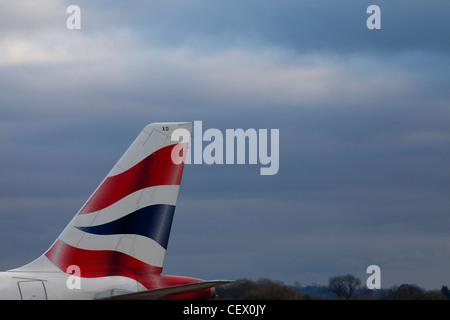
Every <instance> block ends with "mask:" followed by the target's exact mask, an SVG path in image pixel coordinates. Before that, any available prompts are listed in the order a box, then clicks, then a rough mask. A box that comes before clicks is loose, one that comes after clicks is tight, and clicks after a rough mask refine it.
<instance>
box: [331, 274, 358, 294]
mask: <svg viewBox="0 0 450 320" xmlns="http://www.w3.org/2000/svg"><path fill="white" fill-rule="evenodd" d="M327 289H328V291H329V292H332V293H334V294H336V295H337V296H338V297H344V298H345V299H350V298H352V297H353V295H355V294H356V293H357V291H358V290H361V289H362V288H361V280H360V279H358V278H356V277H355V276H353V275H351V274H346V275H343V276H334V277H330V278H329V279H328V288H327Z"/></svg>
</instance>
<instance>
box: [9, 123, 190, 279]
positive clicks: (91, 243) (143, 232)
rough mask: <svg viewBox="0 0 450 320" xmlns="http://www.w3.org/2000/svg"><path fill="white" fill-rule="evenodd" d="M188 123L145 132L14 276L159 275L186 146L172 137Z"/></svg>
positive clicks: (149, 128)
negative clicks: (71, 272)
mask: <svg viewBox="0 0 450 320" xmlns="http://www.w3.org/2000/svg"><path fill="white" fill-rule="evenodd" d="M178 128H183V129H186V130H188V131H189V132H190V131H191V129H192V123H190V122H188V123H173V122H170V123H153V124H150V125H148V126H147V127H145V128H144V130H143V131H142V132H141V133H140V134H139V135H138V137H137V138H136V140H135V141H134V142H133V144H132V145H131V146H130V147H129V148H128V150H127V151H126V152H125V153H124V154H123V156H122V157H121V158H120V160H119V161H118V162H117V164H116V165H115V166H114V167H113V169H112V170H111V171H110V172H109V174H108V175H107V176H106V178H105V179H104V180H103V182H102V183H101V184H100V185H99V187H98V188H97V189H96V190H95V191H94V193H93V194H92V195H91V196H90V198H89V199H88V200H87V202H86V203H85V204H84V206H83V207H82V208H81V209H80V211H79V212H78V213H77V214H76V215H75V217H74V218H73V219H72V221H71V222H70V223H69V224H68V226H67V227H66V228H65V229H64V231H63V232H62V233H61V234H60V236H59V237H58V239H57V240H56V241H55V242H54V243H53V245H52V246H51V247H50V249H48V250H47V252H45V254H44V255H42V256H41V257H40V258H38V259H37V260H35V261H33V262H32V263H30V264H28V265H26V266H24V267H22V268H18V269H16V271H51V270H54V271H57V270H61V271H63V272H66V271H67V269H68V268H69V266H72V265H76V266H78V267H79V268H80V270H81V272H82V276H83V277H88V278H95V277H103V276H115V275H117V276H128V277H129V276H131V275H132V274H160V273H161V271H162V268H163V264H164V257H165V254H166V250H167V245H168V240H169V234H170V229H171V226H172V219H173V215H174V211H175V206H176V201H177V197H178V191H179V188H180V182H181V176H182V173H183V168H184V161H183V162H181V163H179V164H176V163H174V161H172V152H177V153H178V155H177V156H179V157H180V158H182V159H184V157H185V156H186V152H187V148H188V143H187V142H181V143H178V142H177V141H172V140H171V135H172V132H173V131H174V130H176V129H178Z"/></svg>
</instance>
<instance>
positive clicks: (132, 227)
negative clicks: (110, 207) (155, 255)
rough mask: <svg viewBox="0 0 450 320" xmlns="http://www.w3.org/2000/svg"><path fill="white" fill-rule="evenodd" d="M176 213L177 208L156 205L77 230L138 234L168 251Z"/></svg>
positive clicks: (106, 233)
mask: <svg viewBox="0 0 450 320" xmlns="http://www.w3.org/2000/svg"><path fill="white" fill-rule="evenodd" d="M174 212H175V206H172V205H168V204H156V205H152V206H148V207H145V208H142V209H139V210H137V211H134V212H132V213H130V214H128V215H126V216H124V217H122V218H119V219H117V220H114V221H111V222H108V223H105V224H101V225H97V226H91V227H76V228H77V229H79V230H81V231H84V232H87V233H92V234H97V235H113V234H137V235H141V236H144V237H148V238H150V239H153V240H155V241H156V242H158V243H159V244H160V245H161V246H162V247H163V248H164V249H166V250H167V244H168V242H169V235H170V229H171V227H172V220H173V214H174Z"/></svg>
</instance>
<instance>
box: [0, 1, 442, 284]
mask: <svg viewBox="0 0 450 320" xmlns="http://www.w3.org/2000/svg"><path fill="white" fill-rule="evenodd" d="M71 4H76V5H78V6H79V7H80V8H81V29H80V30H68V29H67V27H66V20H67V18H68V17H69V15H68V14H67V13H66V9H67V7H68V6H69V5H71ZM371 4H376V5H379V7H380V8H381V30H369V29H368V28H367V27H366V20H367V18H368V17H369V14H367V13H366V9H367V7H368V6H369V5H371ZM449 13H450V3H448V2H445V1H438V0H436V1H413V0H408V1H406V0H404V1H402V0H396V1H392V0H389V1H375V0H374V1H361V0H342V1H332V0H329V1H325V0H323V1H317V0H314V1H313V0H310V1H300V0H298V1H287V0H286V1H275V0H258V1H256V0H239V1H238V0H231V1H230V0H227V1H219V0H216V1H206V0H201V1H200V0H177V1H171V0H169V1H168V0H159V1H149V0H145V1H144V0H139V1H137V0H134V1H114V2H112V1H104V0H94V1H92V0H90V1H75V0H73V1H54V0H40V1H26V0H14V1H9V0H0V149H1V150H2V153H1V155H0V168H1V170H0V220H1V223H0V269H1V270H6V269H9V268H14V267H18V266H21V265H23V264H25V263H28V262H30V261H31V260H33V259H34V258H36V257H38V256H39V255H40V254H41V253H42V252H44V251H45V250H46V249H47V248H48V247H49V246H50V245H51V244H52V242H53V241H54V240H55V239H56V237H57V236H58V235H59V233H60V232H61V231H62V229H63V228H64V227H65V225H66V224H67V223H68V222H69V221H70V219H71V218H72V217H73V215H74V214H75V213H76V212H77V211H78V210H79V208H80V207H81V206H82V205H83V203H84V201H85V200H86V199H87V197H88V196H89V195H90V194H91V193H92V191H93V190H94V189H95V188H96V187H97V185H98V184H99V183H100V182H101V180H102V179H103V177H104V176H105V175H106V174H107V173H108V172H109V170H110V169H111V167H112V166H113V165H114V164H115V162H116V161H117V160H118V158H119V157H120V156H121V155H122V153H123V152H124V151H125V149H126V148H127V147H128V145H129V144H130V143H131V142H132V141H133V140H134V138H135V137H136V136H137V135H138V133H139V132H140V131H141V129H142V128H143V127H144V126H145V125H146V124H148V123H151V122H159V121H194V120H199V121H202V123H203V129H204V130H206V129H208V128H217V129H219V130H222V131H223V132H225V129H236V128H243V129H248V128H255V129H279V132H280V169H279V171H278V174H276V175H273V176H261V175H259V167H260V165H211V166H208V165H194V164H191V165H187V166H186V167H185V171H184V176H183V179H182V183H181V191H180V195H179V198H178V205H177V209H176V211H175V218H174V222H173V227H172V234H171V238H170V240H169V246H168V253H167V256H166V263H165V267H164V273H165V274H177V275H186V276H193V277H198V278H202V279H238V278H244V277H247V278H251V279H258V278H260V277H267V278H270V279H274V280H281V281H284V282H285V283H287V284H293V283H294V282H296V281H297V282H300V283H301V284H302V285H308V284H311V283H319V284H327V283H328V278H329V277H330V276H334V275H340V274H346V273H352V274H354V275H356V276H358V277H360V278H361V279H362V280H363V283H365V280H366V279H367V277H368V275H366V273H365V272H366V268H367V267H368V266H369V265H372V264H376V265H379V266H380V268H381V282H382V287H385V288H389V287H391V286H393V285H400V284H402V283H409V284H417V285H419V286H421V287H424V288H427V289H434V288H437V289H439V288H440V287H441V286H442V285H447V286H448V285H450V231H449V230H450V197H449V195H450V167H449V164H450V90H449V85H450V42H449V37H450V20H449V19H448V14H449Z"/></svg>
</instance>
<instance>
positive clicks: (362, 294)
mask: <svg viewBox="0 0 450 320" xmlns="http://www.w3.org/2000/svg"><path fill="white" fill-rule="evenodd" d="M216 292H217V295H218V299H223V300H325V299H327V300H328V299H334V300H347V299H352V300H450V290H449V289H448V287H447V286H442V288H441V289H440V290H428V291H427V290H424V289H422V288H420V287H418V286H417V285H414V284H402V285H400V286H393V287H391V288H389V289H378V290H369V289H367V288H364V286H362V285H361V281H360V280H359V279H358V278H356V277H354V276H352V275H343V276H335V277H330V279H329V283H328V285H327V286H321V285H309V286H306V287H302V286H300V284H298V283H296V284H295V285H294V286H287V285H285V284H284V283H283V282H282V281H274V280H270V279H259V280H257V281H252V280H249V279H239V280H237V281H235V282H234V283H232V284H229V285H226V286H221V287H217V288H216Z"/></svg>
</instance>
